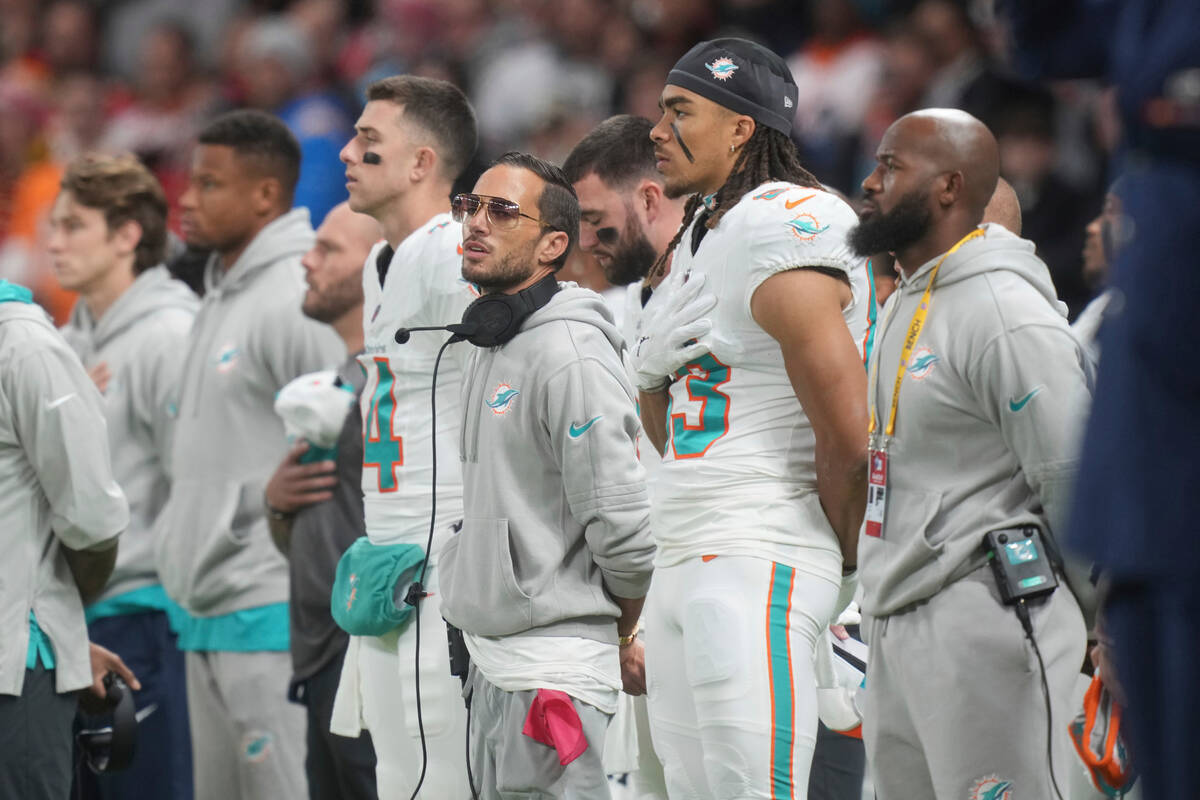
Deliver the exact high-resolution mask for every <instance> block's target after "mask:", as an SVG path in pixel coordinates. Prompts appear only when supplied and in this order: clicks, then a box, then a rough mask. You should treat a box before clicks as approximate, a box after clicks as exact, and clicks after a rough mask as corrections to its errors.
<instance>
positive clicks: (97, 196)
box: [60, 154, 167, 275]
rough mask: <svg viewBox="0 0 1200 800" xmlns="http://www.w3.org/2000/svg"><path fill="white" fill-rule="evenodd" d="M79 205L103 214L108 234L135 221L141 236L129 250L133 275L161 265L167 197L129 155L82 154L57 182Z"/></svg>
mask: <svg viewBox="0 0 1200 800" xmlns="http://www.w3.org/2000/svg"><path fill="white" fill-rule="evenodd" d="M60 186H61V187H62V190H63V191H65V192H70V193H71V197H73V198H74V200H75V202H77V203H79V204H80V205H83V206H87V207H88V208H94V209H97V210H99V211H101V212H103V213H104V222H105V224H106V225H107V226H108V230H109V232H110V233H111V232H112V231H114V230H115V229H117V228H119V227H120V226H121V225H124V224H125V223H126V222H129V221H131V220H132V221H133V222H136V223H137V224H138V225H139V226H141V229H142V238H141V239H140V240H139V241H138V243H137V246H136V247H135V248H134V251H133V274H134V275H138V274H140V273H142V272H144V271H146V270H148V269H150V268H151V267H153V266H155V265H156V264H161V263H162V261H163V258H164V256H165V255H166V249H167V198H166V196H165V195H164V194H163V190H162V187H161V186H160V185H159V183H158V181H157V180H156V179H155V177H154V176H153V175H152V174H151V173H150V170H148V169H146V167H144V166H143V165H142V163H141V162H140V161H138V160H137V159H136V158H134V157H133V156H131V155H128V154H126V155H120V156H104V155H96V154H87V155H82V156H80V157H79V158H76V159H75V160H74V161H72V162H71V163H70V164H69V165H68V166H67V171H66V173H65V174H64V175H63V178H62V182H61V183H60Z"/></svg>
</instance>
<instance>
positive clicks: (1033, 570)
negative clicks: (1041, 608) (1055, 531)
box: [983, 525, 1058, 605]
mask: <svg viewBox="0 0 1200 800" xmlns="http://www.w3.org/2000/svg"><path fill="white" fill-rule="evenodd" d="M983 551H984V553H985V554H986V555H987V559H988V563H989V564H991V567H992V573H993V574H994V575H995V576H996V585H997V586H999V587H1000V596H1001V597H1002V598H1003V599H1004V602H1005V604H1006V605H1016V604H1017V603H1019V602H1020V601H1022V600H1030V599H1032V598H1035V597H1041V596H1043V595H1048V594H1050V593H1051V592H1053V591H1054V590H1055V588H1056V587H1057V586H1058V579H1057V578H1055V577H1054V568H1053V566H1052V565H1051V562H1050V554H1049V552H1048V551H1047V550H1046V545H1045V542H1044V541H1043V540H1042V532H1041V531H1040V530H1038V528H1037V527H1036V526H1034V525H1027V526H1025V527H1021V528H1005V529H1003V530H998V531H988V533H987V535H985V536H984V537H983Z"/></svg>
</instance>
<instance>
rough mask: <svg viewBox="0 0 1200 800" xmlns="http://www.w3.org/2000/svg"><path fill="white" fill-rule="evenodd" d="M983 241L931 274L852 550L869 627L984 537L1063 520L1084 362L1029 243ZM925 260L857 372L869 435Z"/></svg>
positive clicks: (925, 272) (959, 564)
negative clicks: (874, 514) (871, 510)
mask: <svg viewBox="0 0 1200 800" xmlns="http://www.w3.org/2000/svg"><path fill="white" fill-rule="evenodd" d="M985 230H986V235H985V236H984V237H982V238H979V239H974V240H972V241H970V242H967V243H966V244H964V245H963V246H962V247H961V248H959V250H958V251H957V252H955V253H954V254H952V255H950V256H949V257H948V258H946V260H945V262H944V263H943V264H942V267H941V269H940V271H939V272H938V276H937V282H936V284H935V285H934V287H933V295H932V299H931V304H930V308H929V313H928V317H927V319H926V322H925V327H924V329H923V330H922V331H921V335H920V338H919V339H918V341H917V344H916V347H915V349H914V351H913V353H912V357H911V358H910V359H909V365H908V366H907V367H906V369H905V375H904V380H903V383H902V384H901V388H900V406H899V413H898V414H897V418H896V431H895V438H894V439H893V441H892V442H891V446H890V448H889V451H888V465H887V479H888V490H887V507H886V513H885V515H884V521H883V535H882V536H880V537H874V536H866V535H863V536H861V537H860V538H859V545H858V546H859V568H860V576H861V583H862V587H863V601H862V608H863V611H865V612H866V613H868V614H870V615H872V616H876V617H879V616H885V615H888V614H892V613H895V612H897V611H901V610H904V609H905V608H906V607H907V606H910V605H911V604H913V603H916V602H918V601H921V600H924V599H926V598H928V597H930V596H932V595H934V594H935V593H937V592H938V591H940V590H941V589H942V588H943V587H945V586H946V585H948V584H950V583H952V582H953V581H956V580H958V579H959V578H961V577H963V576H964V575H966V574H968V573H970V572H972V571H973V570H975V569H978V568H979V567H981V566H983V564H984V563H985V559H984V555H983V550H982V543H983V537H984V534H985V533H987V532H988V531H991V530H997V529H1001V528H1009V527H1013V526H1018V525H1027V524H1033V525H1037V526H1039V527H1040V528H1041V530H1042V531H1043V533H1046V532H1049V533H1051V534H1053V533H1054V532H1060V531H1061V530H1062V525H1063V522H1064V521H1065V515H1066V512H1067V500H1068V497H1067V496H1068V494H1069V490H1070V487H1071V482H1072V479H1073V477H1074V474H1075V470H1076V466H1077V460H1078V440H1079V435H1080V433H1081V430H1082V425H1083V422H1084V420H1085V419H1086V417H1087V412H1088V408H1089V405H1090V401H1091V367H1090V362H1089V361H1088V358H1087V356H1086V354H1085V353H1084V350H1083V348H1082V347H1081V345H1080V344H1079V342H1078V340H1077V339H1076V338H1075V336H1074V335H1073V334H1072V333H1071V330H1070V328H1069V326H1068V325H1067V319H1066V306H1064V305H1063V304H1062V303H1061V302H1059V301H1058V299H1057V297H1056V295H1055V291H1054V284H1053V283H1052V282H1051V279H1050V273H1049V270H1047V268H1046V265H1045V264H1044V263H1043V262H1042V260H1041V259H1039V258H1038V257H1037V256H1036V255H1035V254H1034V245H1033V242H1030V241H1028V240H1026V239H1021V238H1020V237H1018V236H1015V235H1013V234H1012V233H1010V232H1009V231H1007V230H1005V229H1004V228H1002V227H1000V226H998V225H987V226H985ZM937 260H938V259H934V260H932V261H930V262H929V263H927V264H924V265H923V266H922V267H921V268H920V269H918V270H917V271H916V272H915V273H913V275H912V276H911V277H902V278H901V279H900V281H899V283H898V285H897V288H896V292H895V294H893V295H892V296H891V297H890V298H888V302H887V306H886V307H885V309H884V312H883V321H882V322H881V325H880V330H879V337H878V339H877V344H876V346H875V350H874V352H873V353H872V354H871V365H870V366H871V368H872V369H873V370H874V369H876V368H877V369H878V381H877V383H876V386H875V391H874V396H873V397H871V398H870V403H871V407H872V408H873V409H876V410H877V413H878V417H879V425H880V428H881V429H882V428H883V427H884V426H885V425H886V424H887V417H888V413H889V410H890V408H891V402H892V392H893V386H894V384H895V379H896V369H897V367H898V365H899V363H900V352H901V350H902V348H903V345H904V339H905V336H906V333H907V330H908V326H909V323H910V322H911V320H912V318H913V314H914V313H915V312H916V310H917V305H918V303H919V302H920V300H921V295H922V293H923V292H924V290H925V286H926V284H927V283H928V281H929V273H930V271H931V270H932V269H933V267H934V265H935V264H936V263H937ZM877 362H878V363H877Z"/></svg>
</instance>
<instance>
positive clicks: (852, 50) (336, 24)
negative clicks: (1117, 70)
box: [0, 0, 1118, 322]
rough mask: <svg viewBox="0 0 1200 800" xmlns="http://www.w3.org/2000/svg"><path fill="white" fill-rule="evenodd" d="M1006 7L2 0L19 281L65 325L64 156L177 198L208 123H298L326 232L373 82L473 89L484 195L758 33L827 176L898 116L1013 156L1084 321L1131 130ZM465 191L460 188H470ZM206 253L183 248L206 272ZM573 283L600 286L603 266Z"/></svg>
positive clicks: (1, 257) (305, 171)
mask: <svg viewBox="0 0 1200 800" xmlns="http://www.w3.org/2000/svg"><path fill="white" fill-rule="evenodd" d="M991 7H992V2H991V0H977V1H969V2H968V1H965V0H964V2H955V0H916V1H915V2H914V1H913V0H907V1H906V0H807V2H806V0H294V1H293V2H286V0H202V2H197V0H106V1H103V0H96V1H95V2H89V0H0V61H2V66H0V108H2V109H3V112H4V113H2V114H0V278H7V279H9V280H12V281H15V282H19V283H22V284H24V285H26V286H30V287H32V288H33V289H34V291H35V294H36V296H37V299H38V301H39V302H40V303H42V305H44V306H45V307H46V308H47V309H48V310H49V311H50V312H51V313H52V314H53V315H54V316H55V318H56V319H57V320H58V321H59V322H63V321H65V319H66V316H67V314H68V312H69V310H70V308H71V305H72V304H73V302H74V297H73V296H71V295H69V294H67V293H64V292H63V291H62V290H61V289H59V288H58V286H57V282H56V281H55V279H54V275H53V273H52V271H51V269H50V266H49V261H48V258H47V256H46V254H45V247H44V246H43V244H42V241H43V239H44V236H45V233H46V220H47V216H48V212H49V208H50V205H51V203H52V202H53V200H54V197H55V195H56V194H57V191H58V182H59V178H60V175H61V172H62V169H63V167H64V165H65V164H66V163H67V162H68V161H70V159H72V158H73V157H74V156H76V155H78V154H79V153H81V152H83V151H89V150H100V151H109V152H119V151H131V152H133V153H135V154H136V155H138V156H139V157H140V158H141V159H142V160H143V161H144V162H145V163H146V164H147V165H149V166H150V167H151V168H152V169H153V171H154V172H155V174H156V175H157V176H158V178H159V180H160V181H161V182H162V184H163V186H164V188H165V189H166V191H167V195H168V198H169V199H170V201H171V202H172V218H171V220H172V225H174V223H175V222H176V221H177V218H176V208H175V203H176V202H177V200H178V197H179V196H180V195H181V194H182V192H183V190H184V188H185V185H186V181H187V172H188V163H189V159H190V157H191V144H192V141H193V139H194V136H195V134H196V132H197V130H198V129H199V127H200V126H201V125H202V123H203V122H204V121H206V120H207V119H208V118H210V117H211V116H212V115H213V114H215V113H218V112H220V111H224V110H228V109H230V108H236V107H254V108H260V109H264V110H267V111H270V112H273V113H275V114H277V115H278V116H279V117H280V118H281V119H283V120H284V122H286V123H287V125H288V126H289V127H290V128H291V130H292V131H293V133H295V135H296V137H297V138H298V139H299V141H300V143H301V146H302V151H303V166H302V171H301V176H300V185H299V187H298V188H297V193H296V205H303V206H307V207H308V208H309V210H310V211H311V213H312V217H313V225H314V226H316V225H317V224H319V223H320V221H321V219H322V218H323V217H324V215H325V213H326V212H327V211H328V210H329V209H330V208H332V207H333V206H334V205H335V204H337V203H338V202H340V201H342V200H344V199H345V196H346V193H345V186H344V180H343V177H342V165H341V163H340V162H339V161H338V157H337V154H338V151H339V150H340V149H341V147H342V145H343V144H344V143H345V142H346V140H347V139H348V138H349V137H350V136H351V132H352V126H353V121H354V119H355V118H356V116H357V114H358V112H359V110H360V108H361V105H362V99H361V93H362V91H363V89H364V87H365V86H366V85H367V84H368V83H370V82H371V81H372V80H375V79H377V78H380V77H383V76H386V75H392V74H397V73H413V74H418V75H426V76H431V77H438V78H445V79H448V80H452V81H454V82H455V83H457V84H458V85H459V86H461V87H462V88H463V89H464V91H465V92H466V93H467V95H468V97H469V98H470V100H471V102H472V104H473V105H474V107H475V110H476V112H477V114H478V116H479V130H480V136H481V148H480V152H479V153H478V154H477V155H476V159H475V163H474V164H473V165H472V167H471V168H470V169H468V171H467V174H465V175H464V176H463V178H462V180H461V183H462V184H465V185H467V186H469V185H471V184H472V183H473V182H474V179H475V177H476V175H477V174H478V172H479V171H481V170H482V168H483V167H484V166H485V165H486V164H487V163H488V162H489V161H490V160H491V159H492V158H493V157H495V156H496V155H499V154H500V153H502V152H504V151H506V150H512V149H517V150H525V151H528V152H531V153H534V154H536V155H539V156H542V157H544V158H547V159H550V160H553V161H556V162H559V163H561V161H562V159H563V158H565V156H566V154H567V153H568V152H569V151H570V149H571V147H572V146H573V145H574V144H575V143H576V142H577V141H578V140H579V139H580V138H582V136H583V135H584V134H586V133H587V132H588V131H589V130H590V129H591V128H592V127H593V126H594V125H595V124H596V123H597V122H598V121H600V120H602V119H604V118H605V117H607V116H609V115H611V114H614V113H620V112H626V113H632V114H639V115H642V116H645V117H647V118H649V119H651V120H657V118H658V114H659V110H658V97H659V93H660V92H661V90H662V87H663V84H664V82H665V78H666V74H667V71H668V70H669V68H670V66H671V64H672V63H674V61H675V60H676V59H677V58H678V57H679V56H680V55H682V54H683V53H684V52H685V51H686V50H687V49H688V48H689V47H690V46H691V45H692V44H694V43H695V42H697V41H699V40H701V39H705V38H712V37H714V36H718V35H738V36H745V37H747V38H753V39H757V40H759V41H761V42H763V43H765V44H767V45H768V46H770V47H771V48H772V49H774V50H775V51H776V52H778V53H780V54H782V55H784V56H786V57H787V58H788V61H789V63H790V65H791V69H792V72H793V75H794V76H795V79H796V83H797V85H798V86H799V90H800V98H799V102H798V103H797V109H796V120H797V124H796V127H795V132H794V134H793V135H794V136H795V138H796V141H797V144H798V146H799V148H800V152H801V154H802V157H803V159H804V161H805V164H806V166H807V167H809V169H810V170H811V171H812V172H814V173H815V174H816V175H817V176H818V177H819V178H820V179H821V180H822V181H824V182H825V183H827V184H829V185H832V186H833V187H835V188H837V189H839V190H841V191H842V192H844V193H845V194H847V195H848V196H850V197H851V198H852V199H853V198H855V197H857V196H858V195H859V194H860V189H859V183H860V181H861V180H862V178H863V177H865V176H866V175H867V174H868V173H869V172H870V170H871V169H872V167H873V162H874V151H875V147H876V145H877V143H878V141H879V139H880V137H881V135H882V134H883V131H884V130H885V129H886V128H887V127H888V125H889V124H891V122H893V121H894V120H895V119H896V118H897V117H899V116H901V115H902V114H905V113H907V112H909V111H912V110H914V109H917V108H922V107H928V106H943V107H945V106H950V107H959V108H963V109H965V110H967V111H970V112H971V113H972V114H974V115H976V116H977V117H979V118H980V119H982V120H983V121H984V122H986V123H987V124H988V125H989V126H990V127H991V128H992V130H993V131H994V133H995V134H996V136H997V138H998V140H999V143H1000V154H1001V172H1002V174H1003V176H1004V177H1005V178H1007V179H1008V181H1009V182H1010V183H1011V184H1012V185H1013V187H1014V188H1015V189H1016V192H1017V195H1018V197H1019V198H1020V201H1021V207H1022V211H1023V214H1024V234H1023V235H1024V236H1025V237H1026V238H1029V239H1032V240H1033V241H1034V242H1036V243H1037V246H1038V249H1039V252H1040V254H1041V255H1042V257H1043V259H1044V260H1045V261H1046V262H1047V264H1048V265H1049V266H1050V269H1051V272H1052V273H1053V276H1054V280H1055V283H1056V285H1057V287H1058V291H1059V296H1060V297H1061V298H1062V299H1063V300H1064V301H1065V302H1066V303H1067V304H1068V306H1069V308H1070V310H1071V314H1072V317H1074V316H1075V315H1076V314H1078V313H1079V311H1080V310H1081V309H1082V308H1083V306H1084V305H1085V304H1086V303H1087V301H1088V300H1089V299H1090V297H1091V296H1092V295H1093V294H1094V293H1095V292H1096V291H1097V290H1098V286H1097V285H1096V284H1097V283H1098V280H1099V276H1096V275H1093V274H1092V272H1091V271H1090V270H1088V269H1087V268H1085V264H1084V259H1083V256H1082V250H1083V243H1084V229H1085V226H1086V225H1087V222H1088V221H1089V220H1091V219H1092V218H1093V217H1095V216H1096V214H1097V212H1098V210H1099V208H1100V204H1101V200H1102V198H1103V194H1104V187H1105V185H1106V181H1107V179H1108V176H1106V174H1105V168H1106V165H1107V163H1108V156H1109V154H1110V152H1111V149H1112V148H1113V147H1114V145H1115V142H1116V140H1117V136H1118V131H1117V123H1116V121H1115V120H1116V116H1115V113H1114V110H1113V102H1112V98H1111V96H1109V95H1108V94H1107V93H1106V92H1104V91H1103V90H1102V88H1101V86H1100V85H1099V84H1097V83H1090V82H1079V81H1072V82H1064V83H1058V84H1049V85H1047V84H1039V85H1030V84H1027V83H1023V82H1021V81H1019V80H1017V79H1016V78H1014V77H1013V76H1012V74H1011V71H1010V70H1009V68H1008V65H1007V64H1006V61H1005V55H1004V54H1005V53H1006V52H1007V50H1008V41H1007V38H1008V37H1007V31H1006V30H1005V29H1004V26H1003V25H1002V23H1001V22H1000V21H999V20H998V19H997V18H996V17H995V16H994V15H993V14H992V12H991ZM456 188H457V187H456ZM189 257H190V261H191V263H193V264H194V263H198V261H197V254H188V253H186V252H184V251H183V247H182V245H179V246H178V252H177V258H178V259H179V262H178V264H177V265H176V270H177V272H178V273H180V274H181V276H182V277H185V279H186V278H187V277H188V274H187V273H188V268H187V264H188V263H189ZM565 277H567V278H571V279H575V280H579V281H580V282H582V283H584V284H585V285H589V284H590V285H593V288H603V287H602V286H595V282H596V281H597V280H600V279H599V278H597V276H596V275H595V274H594V272H593V271H592V270H590V269H589V265H588V264H586V263H585V262H584V260H583V258H582V257H579V258H577V259H576V260H575V262H574V263H573V264H572V265H568V272H567V273H565Z"/></svg>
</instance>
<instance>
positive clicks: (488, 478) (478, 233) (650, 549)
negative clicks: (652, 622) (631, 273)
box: [440, 153, 654, 800]
mask: <svg viewBox="0 0 1200 800" xmlns="http://www.w3.org/2000/svg"><path fill="white" fill-rule="evenodd" d="M452 210H453V213H454V217H455V219H456V220H458V221H459V222H461V223H462V226H463V267H462V274H463V278H464V279H466V280H467V281H470V282H472V283H474V284H475V285H476V286H478V287H479V289H480V291H481V292H482V293H483V295H482V296H481V297H480V298H479V299H478V300H476V301H475V303H474V304H472V306H471V307H470V308H468V309H467V311H466V313H465V315H464V317H463V320H464V322H466V323H471V322H476V323H479V324H480V328H479V332H477V333H476V334H475V335H473V336H471V338H470V341H471V342H472V343H473V344H476V345H477V346H478V349H475V350H473V351H472V353H471V356H470V358H469V359H468V361H467V367H466V370H465V378H464V380H463V389H462V392H463V394H462V398H463V399H462V414H463V418H462V425H461V433H460V458H461V460H462V474H463V504H464V512H465V518H464V523H463V526H462V529H461V531H460V532H459V533H458V534H457V535H455V536H452V537H451V538H450V540H449V541H448V542H447V544H446V545H445V547H444V549H443V550H442V552H441V557H440V558H441V561H440V565H441V570H442V576H441V580H442V583H441V590H442V614H443V616H445V618H446V620H447V621H448V622H450V624H452V625H454V626H456V627H458V628H460V629H462V631H463V633H464V636H465V640H466V644H467V649H468V651H469V652H470V657H471V667H470V674H469V676H468V683H467V687H466V691H467V693H468V695H469V701H468V702H469V706H468V708H469V712H468V713H469V732H468V739H469V744H470V755H469V761H468V763H469V765H470V767H471V772H472V775H473V780H474V788H475V790H476V791H477V792H478V796H479V797H481V798H499V797H502V796H503V797H510V796H517V795H520V796H525V793H531V794H530V796H532V793H537V794H538V796H542V793H547V796H555V797H563V796H567V797H573V798H580V800H590V798H607V797H608V796H609V792H608V785H607V782H606V779H605V775H604V769H603V767H602V766H601V755H602V749H603V746H604V735H605V731H606V729H607V727H608V722H609V719H610V718H611V716H612V714H613V712H614V711H615V710H616V706H617V696H618V692H620V691H621V690H622V688H624V690H625V691H627V692H630V693H632V694H640V693H642V692H644V691H645V677H644V671H643V661H642V648H641V643H640V642H638V641H637V630H636V628H637V620H638V617H639V615H640V613H641V608H642V599H643V597H644V596H645V594H646V591H647V589H648V588H649V585H650V574H651V569H652V567H651V563H652V561H653V557H654V544H653V541H652V539H651V537H650V529H649V510H650V507H649V503H648V501H647V497H646V486H645V478H644V474H643V472H642V467H641V464H640V463H639V462H638V457H637V449H636V444H635V437H636V435H637V432H638V430H639V427H640V423H639V422H638V416H637V410H636V406H635V403H634V394H633V390H632V389H631V387H630V385H629V382H628V380H627V378H626V377H625V371H624V368H623V367H622V363H621V350H622V349H623V347H624V345H623V342H622V339H621V335H620V333H618V331H617V329H616V327H615V326H614V324H613V321H612V316H611V314H610V313H609V312H608V310H607V309H606V308H605V306H604V302H603V301H602V300H601V299H600V296H599V295H597V294H595V293H594V292H591V291H588V290H586V289H581V288H578V287H576V286H574V285H573V284H561V285H560V284H559V283H558V280H557V277H556V273H557V271H558V270H559V268H561V267H562V265H563V263H564V262H565V261H566V259H567V256H568V254H569V252H570V249H571V247H573V246H574V244H575V241H576V240H577V239H578V235H579V203H578V200H577V199H576V197H575V191H574V189H573V188H572V187H571V183H570V182H569V181H568V180H567V179H566V176H564V175H563V173H562V171H561V170H560V169H558V168H557V167H555V166H553V165H551V164H548V163H547V162H545V161H542V160H540V159H538V158H534V157H533V156H529V155H525V154H522V153H508V154H506V155H504V156H501V157H500V159H499V160H498V161H497V162H496V163H495V164H494V165H493V166H492V167H491V168H490V169H489V170H487V172H485V173H484V174H483V175H482V176H481V177H480V178H479V181H478V183H477V184H476V186H475V192H474V193H472V194H462V195H458V196H457V197H455V199H454V202H453V205H452ZM510 793H511V794H510Z"/></svg>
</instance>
